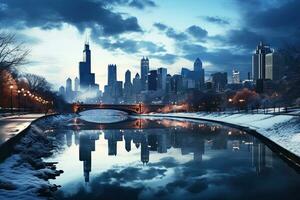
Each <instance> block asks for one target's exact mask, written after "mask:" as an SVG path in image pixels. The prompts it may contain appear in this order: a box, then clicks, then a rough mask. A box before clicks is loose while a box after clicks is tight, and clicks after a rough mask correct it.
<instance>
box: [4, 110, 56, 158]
mask: <svg viewBox="0 0 300 200" xmlns="http://www.w3.org/2000/svg"><path fill="white" fill-rule="evenodd" d="M55 115H59V114H58V113H54V114H48V115H43V116H41V117H38V118H36V119H34V120H33V121H31V122H30V123H29V124H28V125H27V126H26V127H25V128H24V129H23V130H21V131H19V133H18V134H16V135H15V136H13V137H11V138H9V139H8V140H6V141H5V142H4V143H2V144H1V145H0V163H2V162H3V161H4V160H5V159H6V158H8V157H9V156H10V155H11V152H12V151H13V149H14V146H15V144H17V143H18V142H19V141H20V140H21V139H22V138H23V137H24V135H25V134H26V133H27V132H28V130H30V128H31V126H32V125H33V124H34V123H36V122H37V121H39V120H42V119H45V118H47V117H50V116H55Z"/></svg>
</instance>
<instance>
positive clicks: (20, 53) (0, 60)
mask: <svg viewBox="0 0 300 200" xmlns="http://www.w3.org/2000/svg"><path fill="white" fill-rule="evenodd" d="M28 53H29V50H28V49H26V48H25V46H24V43H23V42H18V41H17V40H16V35H15V34H11V33H5V32H2V33H0V70H7V69H11V68H12V67H16V66H18V65H22V64H25V63H26V57H27V55H28Z"/></svg>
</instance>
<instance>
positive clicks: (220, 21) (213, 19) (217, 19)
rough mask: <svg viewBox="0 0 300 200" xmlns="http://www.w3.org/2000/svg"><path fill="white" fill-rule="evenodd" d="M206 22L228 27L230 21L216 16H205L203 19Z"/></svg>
mask: <svg viewBox="0 0 300 200" xmlns="http://www.w3.org/2000/svg"><path fill="white" fill-rule="evenodd" d="M202 18H203V19H204V20H206V21H208V22H211V23H215V24H220V25H227V24H229V21H228V20H226V19H222V18H221V17H218V16H215V17H212V16H204V17H202Z"/></svg>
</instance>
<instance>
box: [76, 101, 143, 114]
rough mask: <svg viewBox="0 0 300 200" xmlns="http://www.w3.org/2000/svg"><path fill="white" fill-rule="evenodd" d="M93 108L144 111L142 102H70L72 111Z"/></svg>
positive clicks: (130, 111)
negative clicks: (130, 103)
mask: <svg viewBox="0 0 300 200" xmlns="http://www.w3.org/2000/svg"><path fill="white" fill-rule="evenodd" d="M95 109H112V110H119V111H123V112H126V113H128V114H142V113H144V110H143V105H142V104H133V105H121V104H77V103H74V104H72V111H73V112H74V113H79V112H82V111H85V110H95Z"/></svg>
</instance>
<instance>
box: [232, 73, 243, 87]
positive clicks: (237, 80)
mask: <svg viewBox="0 0 300 200" xmlns="http://www.w3.org/2000/svg"><path fill="white" fill-rule="evenodd" d="M240 82H241V80H240V72H239V71H238V70H232V83H233V84H239V83H240Z"/></svg>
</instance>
